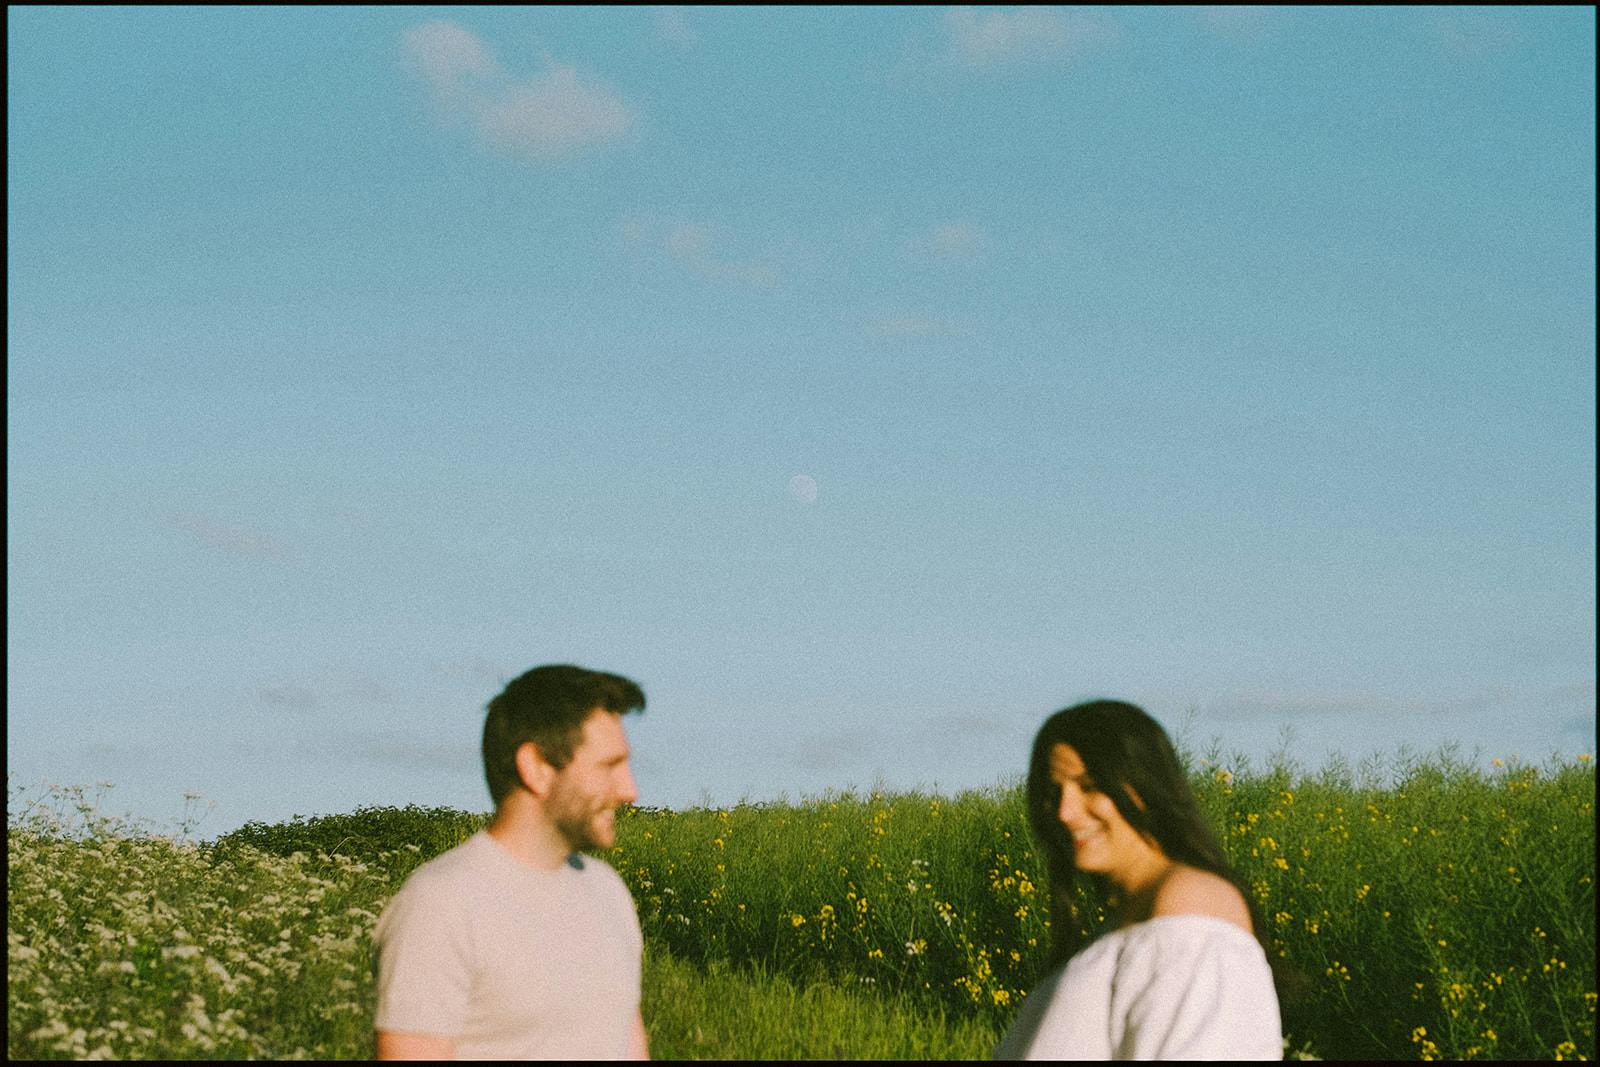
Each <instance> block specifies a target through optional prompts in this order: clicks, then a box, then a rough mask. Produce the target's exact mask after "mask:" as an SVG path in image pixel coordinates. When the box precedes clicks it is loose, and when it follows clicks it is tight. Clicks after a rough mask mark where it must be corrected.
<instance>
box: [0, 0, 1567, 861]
mask: <svg viewBox="0 0 1600 1067" xmlns="http://www.w3.org/2000/svg"><path fill="white" fill-rule="evenodd" d="M10 16H11V17H10V18H9V19H8V42H7V43H8V74H7V81H8V89H9V97H8V104H7V132H8V159H7V162H8V171H9V174H8V177H9V182H8V216H9V218H8V223H9V231H8V239H7V260H8V262H7V265H8V301H7V303H8V323H7V335H8V337H7V340H8V346H9V353H10V359H9V367H8V372H7V379H8V386H9V394H8V404H7V444H8V455H7V473H8V476H9V482H8V490H7V533H8V546H9V550H8V555H7V577H8V594H7V612H8V621H9V625H8V628H7V667H8V674H7V679H8V680H7V705H8V714H7V719H8V726H9V743H8V750H7V770H8V776H9V778H10V780H11V783H12V786H13V788H16V787H18V786H28V785H31V784H33V783H36V782H38V781H40V780H44V779H47V780H50V781H54V782H60V783H79V784H85V785H90V784H92V783H95V782H100V781H110V782H114V783H116V784H115V787H114V788H113V789H112V790H111V791H110V792H109V794H107V797H106V800H105V802H104V803H105V807H106V808H107V809H108V810H110V811H113V812H119V813H120V812H130V813H132V814H134V815H136V816H139V817H142V818H147V819H150V820H153V821H155V822H158V823H161V822H169V821H171V820H173V819H174V818H176V817H177V816H178V815H179V813H180V812H181V811H182V809H183V807H184V801H183V800H182V796H183V794H184V793H185V792H197V793H201V794H203V795H204V797H205V802H206V803H212V802H214V803H215V808H214V809H212V810H211V811H210V814H209V815H208V816H207V818H206V822H205V823H204V825H203V826H202V832H204V833H211V832H222V831H225V830H227V829H231V828H233V827H235V826H237V825H239V824H241V823H243V822H245V821H246V820H250V819H265V820H275V819H282V818H287V817H288V816H290V815H292V814H297V813H298V814H307V815H310V814H323V813H329V812H338V811H348V810H351V809H353V808H354V807H356V806H359V805H364V804H405V803H418V804H427V805H432V804H441V805H449V806H453V807H460V808H468V809H472V810H483V809H484V808H486V807H487V804H488V797H487V792H486V790H485V787H484V786H483V784H482V778H481V773H480V770H479V761H478V756H477V742H478V733H479V730H480V728H481V724H482V714H483V705H484V703H485V702H486V701H487V700H488V699H489V698H490V697H491V696H493V695H494V693H495V692H497V691H498V689H499V688H500V686H501V685H502V684H503V683H504V682H505V681H506V680H508V679H509V678H511V677H513V676H515V675H516V674H518V673H520V672H521V671H523V670H525V669H527V668H528V667H531V666H534V665H537V664H540V663H550V662H575V663H579V664H583V665H586V666H592V667H596V668H600V669H605V670H613V671H618V672H620V673H624V674H627V675H629V676H630V677H633V678H635V679H636V680H638V681H639V682H640V683H641V684H642V685H643V686H644V688H645V691H646V693H647V695H648V697H649V702H650V703H649V708H648V710H647V711H646V712H645V714H644V715H643V716H642V717H638V718H631V719H630V720H629V729H630V736H631V737H632V740H633V743H634V748H635V752H636V769H637V773H638V778H639V783H640V788H641V794H642V795H641V798H640V799H641V802H642V803H647V804H657V805H666V806H682V805H686V804H692V803H697V802H703V801H712V802H717V803H728V802H732V801H735V800H738V799H740V798H741V797H748V798H751V799H758V798H769V797H776V796H779V795H787V796H788V797H789V798H791V799H794V798H798V797H800V796H803V795H814V794H816V793H818V792H821V791H822V790H825V789H829V788H843V787H848V786H856V787H861V788H864V787H870V786H872V785H873V784H875V783H881V784H886V785H889V786H891V787H903V788H904V787H913V786H922V787H925V788H939V789H942V790H946V791H951V790H956V789H961V788H967V787H973V786H982V785H987V784H992V783H994V782H996V781H998V780H1000V779H1002V778H1004V777H1007V776H1011V775H1015V774H1017V773H1020V771H1021V770H1022V768H1023V765H1024V762H1025V756H1026V749H1027V745H1028V742H1029V740H1030V739H1031V737H1032V733H1033V731H1034V730H1035V729H1036V728H1037V726H1038V724H1039V722H1041V721H1042V720H1043V718H1044V717H1045V716H1046V715H1048V714H1049V713H1050V712H1052V711H1054V710H1056V709H1058V708H1060V707H1063V706H1065V705H1066V704H1068V703H1071V702H1073V701H1076V700H1079V699H1083V698H1086V697H1090V696H1101V695H1104V696H1114V697H1119V698H1122V699H1129V700H1134V701H1136V702H1139V703H1141V704H1143V705H1144V706H1146V707H1147V708H1148V709H1149V710H1150V711H1151V712H1152V713H1153V714H1155V715H1156V716H1157V717H1158V718H1159V719H1161V720H1162V721H1163V722H1165V723H1166V724H1167V725H1168V726H1169V728H1170V729H1173V730H1174V731H1175V732H1176V731H1177V730H1178V729H1179V728H1184V729H1185V730H1186V732H1187V736H1188V737H1189V738H1190V739H1191V740H1193V741H1194V742H1196V744H1197V747H1204V744H1205V743H1206V742H1208V741H1209V740H1211V739H1213V738H1216V739H1219V740H1220V741H1221V742H1222V743H1223V747H1224V749H1225V750H1234V749H1237V750H1238V751H1241V752H1244V753H1246V754H1248V755H1252V756H1253V757H1256V758H1259V757H1261V756H1262V755H1264V754H1266V753H1267V752H1269V751H1270V750H1271V749H1273V748H1276V747H1277V746H1278V745H1279V743H1280V742H1281V741H1282V740H1283V739H1284V738H1285V737H1286V736H1287V737H1288V738H1289V739H1290V748H1291V751H1292V752H1293V754H1294V755H1296V757H1297V758H1299V759H1300V760H1302V761H1303V762H1304V763H1305V764H1307V765H1309V766H1312V767H1315V766H1318V765H1320V764H1321V763H1322V762H1323V760H1324V759H1325V758H1326V756H1327V754H1328V753H1329V752H1330V751H1340V752H1343V753H1345V754H1346V755H1348V756H1350V757H1352V758H1356V757H1359V756H1362V755H1365V754H1367V753H1370V752H1382V753H1392V752H1394V751H1396V750H1397V749H1398V748H1399V747H1400V746H1401V745H1410V746H1412V747H1414V748H1419V749H1424V750H1426V749H1430V748H1433V747H1435V746H1437V745H1439V744H1441V743H1444V742H1449V741H1455V742H1457V743H1459V744H1460V745H1461V746H1463V749H1464V751H1465V752H1466V753H1470V752H1472V751H1473V750H1474V749H1477V750H1479V758H1481V759H1482V760H1484V761H1487V760H1488V759H1490V758H1492V757H1496V756H1500V757H1503V756H1509V755H1510V754H1512V753H1518V754H1520V755H1522V756H1523V757H1524V758H1532V759H1543V758H1544V757H1546V756H1548V755H1549V754H1551V753H1553V752H1559V753H1566V754H1571V755H1575V754H1577V753H1579V752H1586V751H1593V748H1594V730H1595V723H1594V709H1595V685H1594V679H1595V671H1594V663H1595V596H1594V587H1595V513H1596V511H1595V408H1594V397H1595V296H1594V292H1595V277H1594V274H1595V215H1594V208H1595V177H1594V175H1595V128H1596V127H1595V77H1594V67H1595V55H1594V51H1595V32H1594V31H1595V25H1594V19H1595V15H1594V12H1593V10H1592V9H1589V8H1411V9H1407V8H1384V9H1371V8H1368V9H1328V8H1285V9H1269V8H1262V9H1237V8H1227V9H1205V8H1184V9H1159V8H1116V9H1105V10H1096V9H1090V8H1071V9H1046V8H1027V9H1000V8H983V9H963V8H955V9H935V8H895V9H873V10H839V9H815V10H808V9H800V8H781V9H727V8H718V9H649V8H632V9H579V8H553V9H523V8H481V9H474V8H448V9H429V8H422V7H405V8H387V9H371V10H364V9H358V8H318V9H283V8H267V9H227V10H222V11H214V10H209V9H208V10H201V9H166V10H162V9H150V8H111V9H107V8H95V9H89V8H19V9H15V10H13V11H12V12H10Z"/></svg>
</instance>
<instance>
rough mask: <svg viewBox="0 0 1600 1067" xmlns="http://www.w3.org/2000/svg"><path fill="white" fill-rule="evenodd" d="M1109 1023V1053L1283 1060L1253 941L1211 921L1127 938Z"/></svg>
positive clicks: (1268, 979)
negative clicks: (1110, 1031) (1110, 1028)
mask: <svg viewBox="0 0 1600 1067" xmlns="http://www.w3.org/2000/svg"><path fill="white" fill-rule="evenodd" d="M1111 1026H1112V1034H1111V1038H1112V1041H1111V1047H1112V1054H1113V1056H1114V1058H1116V1059H1128V1060H1271V1059H1282V1058H1283V1045H1282V1032H1281V1027H1280V1019H1279V1015H1278V998H1277V994H1276V992H1275V991H1274V990H1273V986H1272V972H1271V969H1270V968H1269V967H1268V966H1267V962H1266V958H1265V956H1264V955H1263V954H1262V952H1261V948H1260V946H1259V945H1257V944H1255V942H1254V941H1253V940H1246V939H1245V938H1242V937H1239V936H1237V934H1234V933H1231V932H1229V931H1228V930H1226V929H1225V928H1221V927H1219V926H1216V925H1214V924H1164V925H1163V926H1162V927H1160V928H1153V929H1151V930H1148V931H1141V932H1140V936H1138V937H1135V938H1131V939H1130V940H1129V943H1128V944H1127V945H1126V946H1125V947H1124V949H1123V951H1122V955H1121V957H1120V958H1119V959H1118V961H1117V969H1116V976H1115V978H1114V979H1113V987H1112V993H1111ZM1119 1031H1120V1032H1119Z"/></svg>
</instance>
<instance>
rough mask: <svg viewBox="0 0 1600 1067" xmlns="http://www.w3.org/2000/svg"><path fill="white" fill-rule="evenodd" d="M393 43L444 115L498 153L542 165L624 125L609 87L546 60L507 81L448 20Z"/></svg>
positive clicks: (477, 43) (614, 134)
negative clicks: (463, 123)
mask: <svg viewBox="0 0 1600 1067" xmlns="http://www.w3.org/2000/svg"><path fill="white" fill-rule="evenodd" d="M401 43H402V47H403V49H404V51H405V53H406V55H407V56H408V57H409V59H410V60H411V63H412V65H413V66H414V67H415V68H416V70H417V71H418V73H420V74H421V75H422V76H423V78H424V79H425V80H426V81H427V82H428V85H429V86H430V87H431V88H432V90H433V93H434V99H435V102H436V103H437V104H438V105H439V107H440V108H441V109H442V110H443V111H444V113H445V114H446V115H449V116H452V117H456V118H464V119H466V120H467V121H468V122H470V123H471V124H472V126H473V127H474V128H475V129H476V130H477V131H478V133H479V134H480V135H481V136H482V137H483V138H484V139H485V140H486V141H488V142H489V143H490V144H492V145H493V146H495V147H496V148H498V149H501V150H502V151H506V152H510V153H512V154H515V155H520V156H523V157H525V158H527V159H530V160H533V161H535V162H549V161H552V160H555V159H560V158H562V157H564V156H569V155H572V154H575V153H577V152H579V151H581V150H583V149H585V148H588V147H590V146H593V145H598V144H603V143H605V142H607V141H612V140H615V139H616V138H618V137H620V136H622V135H623V134H624V133H626V132H627V131H628V129H629V127H630V126H631V125H632V121H633V120H632V116H631V114H630V113H629V111H628V108H627V107H626V105H624V104H623V102H622V100H621V98H620V97H618V96H617V94H616V93H615V92H614V91H612V90H611V89H610V88H609V87H607V86H605V85H603V84H600V83H599V82H597V81H594V80H592V79H588V78H584V77H581V76H580V75H579V74H578V72H577V70H576V69H575V68H573V67H570V66H562V65H560V64H557V63H555V62H554V61H552V60H550V59H549V58H548V57H546V59H545V66H546V68H547V69H546V70H545V72H544V73H542V74H539V75H537V76H535V77H532V78H526V79H522V80H517V79H514V78H512V77H511V75H510V74H509V73H508V72H507V71H506V70H505V68H503V67H502V66H501V65H500V64H499V62H498V61H496V60H495V58H494V56H493V55H492V54H491V53H490V51H489V49H488V48H487V47H486V46H485V45H484V43H483V42H482V41H481V40H479V39H478V37H476V36H475V35H474V34H472V33H470V32H469V31H467V30H464V29H462V28H461V27H460V26H457V25H456V24H455V23H453V22H447V21H444V20H435V21H432V22H426V23H423V24H422V25H421V26H417V27H415V28H413V29H411V30H408V31H406V33H405V34H404V35H403V36H402V41H401Z"/></svg>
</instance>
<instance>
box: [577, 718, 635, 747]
mask: <svg viewBox="0 0 1600 1067" xmlns="http://www.w3.org/2000/svg"><path fill="white" fill-rule="evenodd" d="M583 746H584V747H585V748H591V747H592V748H594V749H595V750H597V751H599V750H611V749H617V750H620V751H622V752H626V751H628V735H627V733H626V731H624V730H623V728H622V716H621V715H618V714H617V713H616V712H614V711H607V710H606V709H605V708H595V709H594V710H593V711H591V712H590V713H589V717H588V718H587V719H585V720H583Z"/></svg>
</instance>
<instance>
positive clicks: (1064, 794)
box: [1057, 785, 1083, 823]
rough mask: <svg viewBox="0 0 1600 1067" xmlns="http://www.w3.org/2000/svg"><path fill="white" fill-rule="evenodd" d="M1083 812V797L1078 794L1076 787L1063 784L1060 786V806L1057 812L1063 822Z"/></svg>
mask: <svg viewBox="0 0 1600 1067" xmlns="http://www.w3.org/2000/svg"><path fill="white" fill-rule="evenodd" d="M1082 812H1083V798H1082V797H1080V796H1079V795H1078V790H1077V787H1075V786H1071V785H1065V786H1062V787H1061V807H1060V809H1059V810H1058V812H1057V814H1058V815H1059V816H1060V819H1061V821H1062V822H1063V823H1065V822H1068V821H1069V820H1071V819H1072V818H1073V817H1074V816H1077V815H1080V814H1082Z"/></svg>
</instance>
